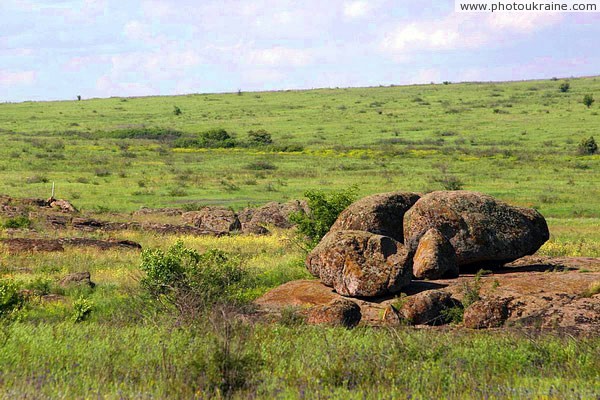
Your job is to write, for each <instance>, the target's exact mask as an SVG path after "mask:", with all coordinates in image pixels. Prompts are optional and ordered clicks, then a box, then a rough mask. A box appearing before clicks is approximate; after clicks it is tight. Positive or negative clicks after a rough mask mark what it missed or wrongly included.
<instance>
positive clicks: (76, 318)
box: [71, 296, 94, 323]
mask: <svg viewBox="0 0 600 400" xmlns="http://www.w3.org/2000/svg"><path fill="white" fill-rule="evenodd" d="M93 309H94V303H92V302H91V301H90V300H87V299H85V298H83V296H82V297H79V298H78V299H77V300H75V302H74V303H73V316H72V318H71V319H72V320H73V322H75V323H78V322H83V321H85V320H86V319H88V318H89V316H90V315H91V313H92V310H93Z"/></svg>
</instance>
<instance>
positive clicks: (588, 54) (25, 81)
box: [0, 0, 600, 102]
mask: <svg viewBox="0 0 600 400" xmlns="http://www.w3.org/2000/svg"><path fill="white" fill-rule="evenodd" d="M599 37H600V13H585V14H583V13H582V14H580V13H564V14H563V13H531V12H530V13H524V12H522V13H494V14H491V13H490V14H483V13H455V12H454V1H453V0H450V1H446V0H441V1H440V0H438V1H429V0H412V1H406V0H394V1H389V0H293V1H292V0H252V1H248V0H246V1H233V0H220V1H213V0H194V1H192V0H0V102H6V101H11V102H13V101H27V100H63V99H64V100H69V99H74V98H76V96H77V95H81V96H82V97H83V98H95V97H111V96H147V95H173V94H188V93H214V92H235V91H238V90H242V91H259V90H287V89H310V88H321V87H356V86H377V85H390V84H396V85H401V84H414V83H430V82H442V81H451V82H459V81H504V80H524V79H543V78H551V77H571V76H589V75H597V74H599V68H598V66H600V42H598V38H599Z"/></svg>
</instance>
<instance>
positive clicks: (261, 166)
mask: <svg viewBox="0 0 600 400" xmlns="http://www.w3.org/2000/svg"><path fill="white" fill-rule="evenodd" d="M246 169H250V170H253V171H261V170H275V169H277V166H276V165H275V164H273V163H271V162H269V161H260V160H259V161H254V162H251V163H250V164H248V165H246Z"/></svg>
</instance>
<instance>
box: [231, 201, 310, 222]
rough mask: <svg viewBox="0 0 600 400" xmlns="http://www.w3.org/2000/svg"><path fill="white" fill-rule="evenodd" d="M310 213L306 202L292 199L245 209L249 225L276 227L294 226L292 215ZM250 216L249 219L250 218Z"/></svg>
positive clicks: (245, 216) (245, 217) (244, 217)
mask: <svg viewBox="0 0 600 400" xmlns="http://www.w3.org/2000/svg"><path fill="white" fill-rule="evenodd" d="M301 211H303V212H305V213H308V212H310V210H309V209H308V206H307V204H306V202H303V201H300V200H292V201H289V202H287V203H283V204H282V203H276V202H271V203H267V204H265V205H264V206H262V207H259V208H255V209H254V210H252V211H250V210H249V209H246V210H243V211H242V213H243V217H242V219H244V220H245V221H246V222H245V224H247V225H261V226H274V227H276V228H282V229H288V228H291V227H292V226H294V224H293V223H292V222H290V215H291V214H292V213H295V212H301ZM248 218H249V219H248Z"/></svg>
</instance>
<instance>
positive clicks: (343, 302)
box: [306, 299, 361, 328]
mask: <svg viewBox="0 0 600 400" xmlns="http://www.w3.org/2000/svg"><path fill="white" fill-rule="evenodd" d="M360 319H361V313H360V307H359V306H358V305H357V304H356V303H354V302H353V301H350V300H347V299H335V300H332V301H331V302H329V303H327V304H325V305H321V306H314V307H312V308H310V309H309V310H308V312H307V318H306V322H307V323H308V324H311V325H317V324H326V325H334V326H344V327H346V328H353V327H355V326H356V325H358V323H359V322H360Z"/></svg>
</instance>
